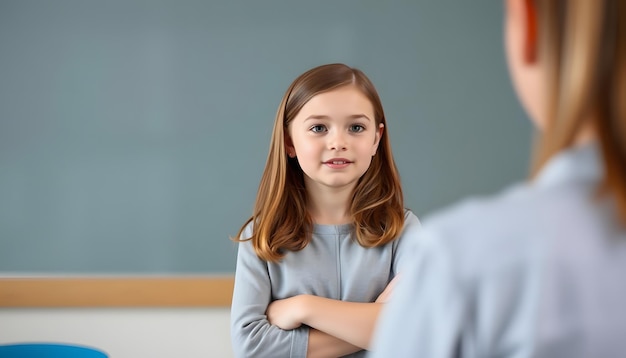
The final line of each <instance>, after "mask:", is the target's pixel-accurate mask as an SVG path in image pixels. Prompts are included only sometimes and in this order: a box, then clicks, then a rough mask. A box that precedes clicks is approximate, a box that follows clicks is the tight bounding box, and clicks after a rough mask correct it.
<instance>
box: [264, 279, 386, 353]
mask: <svg viewBox="0 0 626 358" xmlns="http://www.w3.org/2000/svg"><path fill="white" fill-rule="evenodd" d="M397 278H398V276H396V277H395V278H394V279H393V280H392V281H391V282H390V283H389V284H388V285H387V287H386V288H385V290H384V291H383V292H382V293H381V294H380V295H379V296H378V298H377V299H376V301H375V302H372V303H360V302H345V301H339V300H333V299H329V298H324V297H318V296H313V295H297V296H294V297H290V298H286V299H282V300H276V301H274V302H272V303H270V305H269V306H268V308H267V312H266V315H267V318H268V320H269V321H270V323H271V324H273V325H276V326H278V327H279V328H281V329H284V330H291V329H295V328H298V327H300V326H301V325H302V324H306V325H307V326H309V327H310V328H311V329H310V330H309V344H308V350H307V357H324V356H341V355H346V354H350V353H353V352H357V351H359V350H361V349H368V347H369V345H370V342H371V338H372V334H373V332H374V328H375V325H376V320H377V318H378V315H379V313H380V310H381V308H382V307H383V304H384V303H385V302H387V301H388V299H389V298H390V296H391V293H392V291H393V287H394V285H395V283H396V281H397Z"/></svg>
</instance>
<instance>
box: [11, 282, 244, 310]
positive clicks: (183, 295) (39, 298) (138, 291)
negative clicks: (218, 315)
mask: <svg viewBox="0 0 626 358" xmlns="http://www.w3.org/2000/svg"><path fill="white" fill-rule="evenodd" d="M233 285H234V277H233V276H229V275H223V276H220V275H207V276H180V277H175V276H125V277H116V276H102V277H100V276H99V277H69V276H59V277H12V278H11V277H8V278H2V279H0V307H3V308H9V307H11V308H36V307H48V308H61V307H229V306H230V303H231V299H232V291H233Z"/></svg>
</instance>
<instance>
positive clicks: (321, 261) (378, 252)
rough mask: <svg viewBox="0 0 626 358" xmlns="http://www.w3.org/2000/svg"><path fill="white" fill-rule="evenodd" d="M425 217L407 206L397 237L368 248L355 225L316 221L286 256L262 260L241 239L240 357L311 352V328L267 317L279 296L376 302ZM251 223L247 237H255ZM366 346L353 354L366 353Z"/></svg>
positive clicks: (234, 329) (235, 329)
mask: <svg viewBox="0 0 626 358" xmlns="http://www.w3.org/2000/svg"><path fill="white" fill-rule="evenodd" d="M419 228H420V222H419V220H418V219H417V217H416V216H415V215H414V214H413V213H412V212H411V211H408V210H407V211H405V215H404V227H403V229H402V233H401V234H400V236H399V237H398V238H397V239H395V240H394V241H392V242H390V243H388V244H386V245H383V246H379V247H374V248H366V247H363V246H361V245H359V243H358V242H357V241H356V239H355V238H354V230H353V225H351V224H346V225H314V227H313V232H312V239H311V241H310V242H309V244H308V245H307V246H306V247H305V248H304V249H302V250H300V251H295V252H287V253H286V255H285V257H284V258H283V259H282V260H281V261H280V262H266V261H263V260H261V259H260V258H259V257H258V256H257V255H256V253H255V252H254V249H253V247H252V242H251V241H244V242H242V243H240V244H239V251H238V254H237V269H236V272H235V288H234V291H233V301H232V305H231V326H230V327H231V340H232V347H233V351H234V353H235V357H254V358H263V357H271V358H283V357H285V358H286V357H291V358H295V357H302V358H304V357H306V352H307V349H308V342H309V328H308V327H307V326H304V325H303V326H301V327H300V328H297V329H293V330H289V331H285V330H282V329H280V328H278V327H276V326H274V325H271V324H270V323H269V321H268V320H267V316H266V315H265V311H266V310H267V306H268V305H269V304H270V303H271V302H272V301H274V300H280V299H284V298H289V297H293V296H296V295H299V294H309V295H315V296H320V297H326V298H331V299H335V300H342V301H350V302H374V301H375V300H376V298H377V297H378V295H380V293H382V291H383V290H384V289H385V287H386V286H387V284H388V283H389V281H390V280H391V278H393V277H394V276H395V275H396V273H398V272H400V271H401V270H402V269H403V268H404V267H405V266H406V263H407V262H409V261H411V260H412V259H413V258H412V257H410V256H408V255H407V253H412V252H413V251H410V250H407V248H408V247H411V246H412V245H414V243H412V241H415V238H416V234H417V231H419ZM250 235H251V226H250V225H249V226H248V227H247V228H246V230H245V232H244V233H243V235H242V236H243V237H250ZM363 356H365V351H360V352H357V353H354V354H353V355H351V357H363Z"/></svg>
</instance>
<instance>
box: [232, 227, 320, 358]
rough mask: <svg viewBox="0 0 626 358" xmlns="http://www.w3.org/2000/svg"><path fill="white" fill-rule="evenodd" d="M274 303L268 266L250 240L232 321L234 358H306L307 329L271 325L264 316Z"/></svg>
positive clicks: (241, 254)
mask: <svg viewBox="0 0 626 358" xmlns="http://www.w3.org/2000/svg"><path fill="white" fill-rule="evenodd" d="M248 234H249V232H248ZM271 301H272V289H271V280H270V277H269V271H268V268H267V263H266V262H265V261H263V260H261V259H259V257H258V256H257V255H256V253H255V252H254V249H253V247H252V243H251V241H245V242H241V243H240V244H239V249H238V253H237V268H236V272H235V288H234V291H233V300H232V305H231V318H230V322H231V323H230V330H231V332H230V333H231V341H232V347H233V352H234V354H235V357H298V358H299V357H306V352H307V345H308V339H309V329H308V327H306V326H304V325H303V326H302V327H300V328H297V329H294V330H290V331H285V330H282V329H280V328H278V327H276V326H274V325H271V324H270V323H269V321H268V320H267V316H266V315H265V311H266V310H267V306H268V305H269V303H270V302H271Z"/></svg>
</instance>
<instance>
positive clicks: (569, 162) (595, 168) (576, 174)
mask: <svg viewBox="0 0 626 358" xmlns="http://www.w3.org/2000/svg"><path fill="white" fill-rule="evenodd" d="M602 174H603V168H602V161H601V158H600V152H599V149H598V146H597V144H595V143H590V144H584V145H580V146H576V147H573V148H570V149H567V150H564V151H562V152H560V153H558V154H556V155H555V156H553V157H552V158H551V159H550V160H548V162H547V163H546V164H545V165H544V167H543V169H541V171H540V172H539V175H538V176H537V178H536V180H535V184H536V185H538V186H551V185H554V184H559V183H563V182H570V181H585V182H589V181H599V180H600V178H601V177H602Z"/></svg>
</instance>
